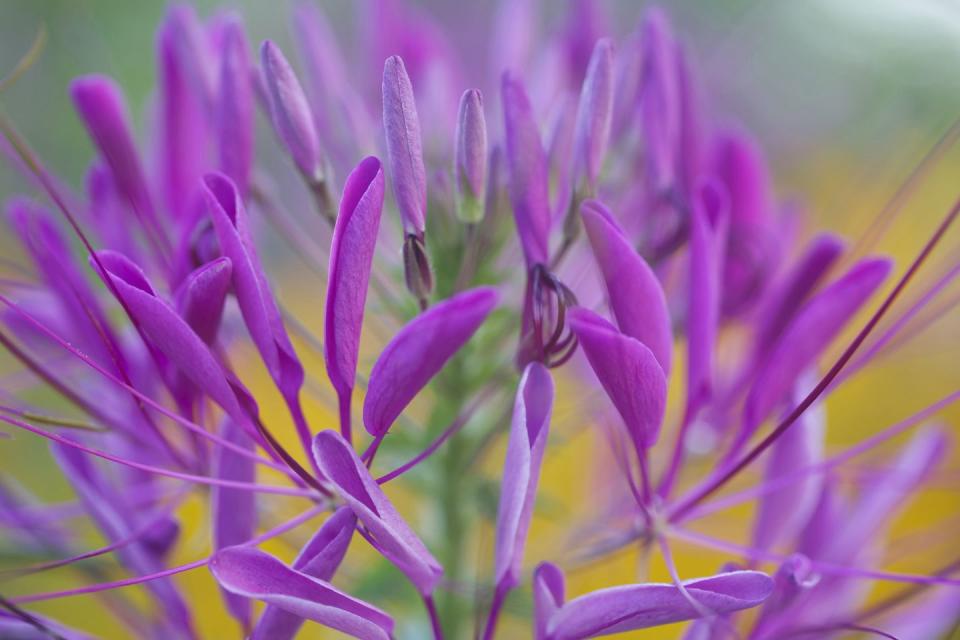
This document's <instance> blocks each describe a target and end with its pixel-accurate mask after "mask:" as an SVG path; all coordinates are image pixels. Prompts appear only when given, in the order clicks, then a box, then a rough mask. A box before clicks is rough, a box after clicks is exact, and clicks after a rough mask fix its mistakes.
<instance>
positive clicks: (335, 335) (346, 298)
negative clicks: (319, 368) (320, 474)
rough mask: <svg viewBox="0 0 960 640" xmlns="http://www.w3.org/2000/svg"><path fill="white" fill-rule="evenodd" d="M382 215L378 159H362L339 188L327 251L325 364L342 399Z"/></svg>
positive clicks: (349, 386)
mask: <svg viewBox="0 0 960 640" xmlns="http://www.w3.org/2000/svg"><path fill="white" fill-rule="evenodd" d="M382 211H383V169H382V168H381V166H380V161H379V160H377V159H376V158H373V157H370V158H366V159H365V160H363V161H362V162H361V163H360V164H359V165H358V166H357V168H356V169H354V171H353V173H351V174H350V176H349V177H348V178H347V182H346V184H345V185H344V187H343V198H342V199H341V200H340V213H339V215H338V216H337V222H336V226H335V227H334V230H333V241H332V243H331V246H330V269H329V276H328V284H327V302H326V311H325V315H324V317H325V322H324V339H325V342H326V349H325V350H324V358H325V361H326V363H327V375H328V376H330V382H331V383H332V384H333V388H334V389H336V391H337V393H338V394H340V395H349V393H350V392H351V391H352V390H353V380H354V377H355V376H356V373H357V354H358V353H359V350H360V328H361V326H362V325H363V308H364V305H365V303H366V300H367V287H368V284H369V280H370V265H371V264H372V262H373V250H374V247H375V246H376V242H377V233H378V231H379V229H380V214H381V213H382Z"/></svg>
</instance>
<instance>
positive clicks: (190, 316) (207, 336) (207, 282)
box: [177, 257, 233, 344]
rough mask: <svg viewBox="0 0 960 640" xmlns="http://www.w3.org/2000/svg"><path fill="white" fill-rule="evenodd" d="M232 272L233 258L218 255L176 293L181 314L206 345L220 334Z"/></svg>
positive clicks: (199, 269)
mask: <svg viewBox="0 0 960 640" xmlns="http://www.w3.org/2000/svg"><path fill="white" fill-rule="evenodd" d="M232 275H233V266H232V264H231V262H230V258H225V257H221V258H217V259H216V260H213V261H212V262H208V263H207V264H205V265H203V266H202V267H200V268H198V269H197V270H196V271H194V272H193V273H191V274H190V275H188V276H187V278H186V280H184V281H183V285H181V289H180V292H179V294H178V296H177V307H178V308H179V310H180V315H181V316H182V317H183V319H184V320H186V321H187V324H188V325H190V328H191V329H193V330H194V332H195V333H196V334H197V335H198V336H200V339H201V340H203V341H204V342H206V343H207V344H211V343H213V341H214V340H215V339H216V337H217V330H218V329H219V328H220V319H221V317H222V316H223V305H224V303H225V302H226V299H227V292H229V291H230V278H231V276H232Z"/></svg>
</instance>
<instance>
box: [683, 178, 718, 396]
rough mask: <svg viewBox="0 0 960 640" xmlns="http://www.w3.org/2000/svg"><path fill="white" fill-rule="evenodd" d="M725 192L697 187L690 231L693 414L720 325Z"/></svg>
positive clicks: (708, 376)
mask: <svg viewBox="0 0 960 640" xmlns="http://www.w3.org/2000/svg"><path fill="white" fill-rule="evenodd" d="M727 216H728V203H727V196H726V192H725V191H724V190H723V187H722V186H721V185H719V184H718V183H716V182H707V183H704V184H703V185H701V186H700V187H699V189H698V191H697V195H696V200H695V201H694V207H693V217H692V220H691V225H692V226H691V230H690V291H689V299H688V307H687V334H688V341H689V344H688V347H687V359H688V363H687V407H688V411H690V412H691V413H692V412H695V410H696V409H697V408H699V407H700V406H701V405H702V403H704V402H705V401H706V400H707V399H709V397H710V395H711V394H712V392H713V353H714V348H715V343H716V341H717V326H718V323H719V322H720V298H721V287H722V282H721V280H720V269H721V266H722V265H723V258H724V245H725V243H726V235H727Z"/></svg>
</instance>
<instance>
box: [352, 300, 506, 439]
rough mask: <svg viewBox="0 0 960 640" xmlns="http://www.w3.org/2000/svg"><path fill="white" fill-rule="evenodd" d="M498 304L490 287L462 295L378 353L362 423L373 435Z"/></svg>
mask: <svg viewBox="0 0 960 640" xmlns="http://www.w3.org/2000/svg"><path fill="white" fill-rule="evenodd" d="M496 303H497V294H496V292H495V291H494V290H493V289H492V288H490V287H478V288H476V289H471V290H469V291H464V292H463V293H461V294H458V295H456V296H454V297H452V298H450V299H448V300H444V301H443V302H441V303H440V304H438V305H436V306H434V307H431V308H430V309H428V310H427V311H425V312H423V313H421V314H420V315H419V316H417V317H416V318H414V319H413V320H411V321H410V322H409V323H408V324H407V326H405V327H404V328H403V329H401V330H400V333H398V334H397V335H396V336H394V338H393V340H391V341H390V344H388V345H387V346H386V348H385V349H384V350H383V351H382V352H381V353H380V357H379V358H377V362H376V363H375V364H374V365H373V370H372V371H371V372H370V384H369V385H368V387H367V396H366V399H365V400H364V404H363V423H364V426H366V428H367V431H368V432H369V433H370V434H371V435H373V436H379V435H382V434H384V433H386V431H387V430H388V429H389V428H390V426H391V425H392V424H393V422H394V420H396V419H397V416H399V415H400V413H401V412H402V411H403V410H404V408H406V406H407V405H408V404H410V401H411V400H413V398H414V397H415V396H416V395H417V394H418V393H419V392H420V390H421V389H423V387H424V386H426V384H427V383H428V382H429V381H430V379H431V378H433V376H435V375H436V374H437V373H438V372H439V371H440V369H441V368H443V365H444V363H446V361H447V360H449V359H450V358H451V357H452V356H453V355H454V354H455V353H456V352H457V351H458V350H459V349H460V347H462V346H463V345H464V343H466V342H467V340H469V339H470V336H472V335H473V334H474V332H475V331H476V330H477V329H478V328H480V325H481V324H482V323H483V321H484V319H485V318H486V317H487V314H489V313H490V311H492V310H493V307H494V306H495V305H496Z"/></svg>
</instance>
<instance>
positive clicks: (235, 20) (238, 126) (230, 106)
mask: <svg viewBox="0 0 960 640" xmlns="http://www.w3.org/2000/svg"><path fill="white" fill-rule="evenodd" d="M222 29H223V33H222V34H221V37H222V41H221V44H220V85H219V91H218V94H217V98H216V114H215V117H216V128H217V159H218V166H219V168H220V171H222V172H223V173H224V174H226V175H227V176H229V177H230V179H231V180H233V181H234V183H235V184H236V185H237V189H239V190H240V193H241V194H246V193H247V190H248V189H249V186H250V172H251V170H252V169H253V144H254V129H253V126H254V122H253V117H254V105H253V84H252V82H251V78H252V69H251V65H250V56H249V54H248V52H247V39H246V37H245V36H244V33H243V22H242V21H241V19H240V17H239V16H236V15H230V16H229V17H228V18H226V19H225V20H224V22H223V26H222Z"/></svg>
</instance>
